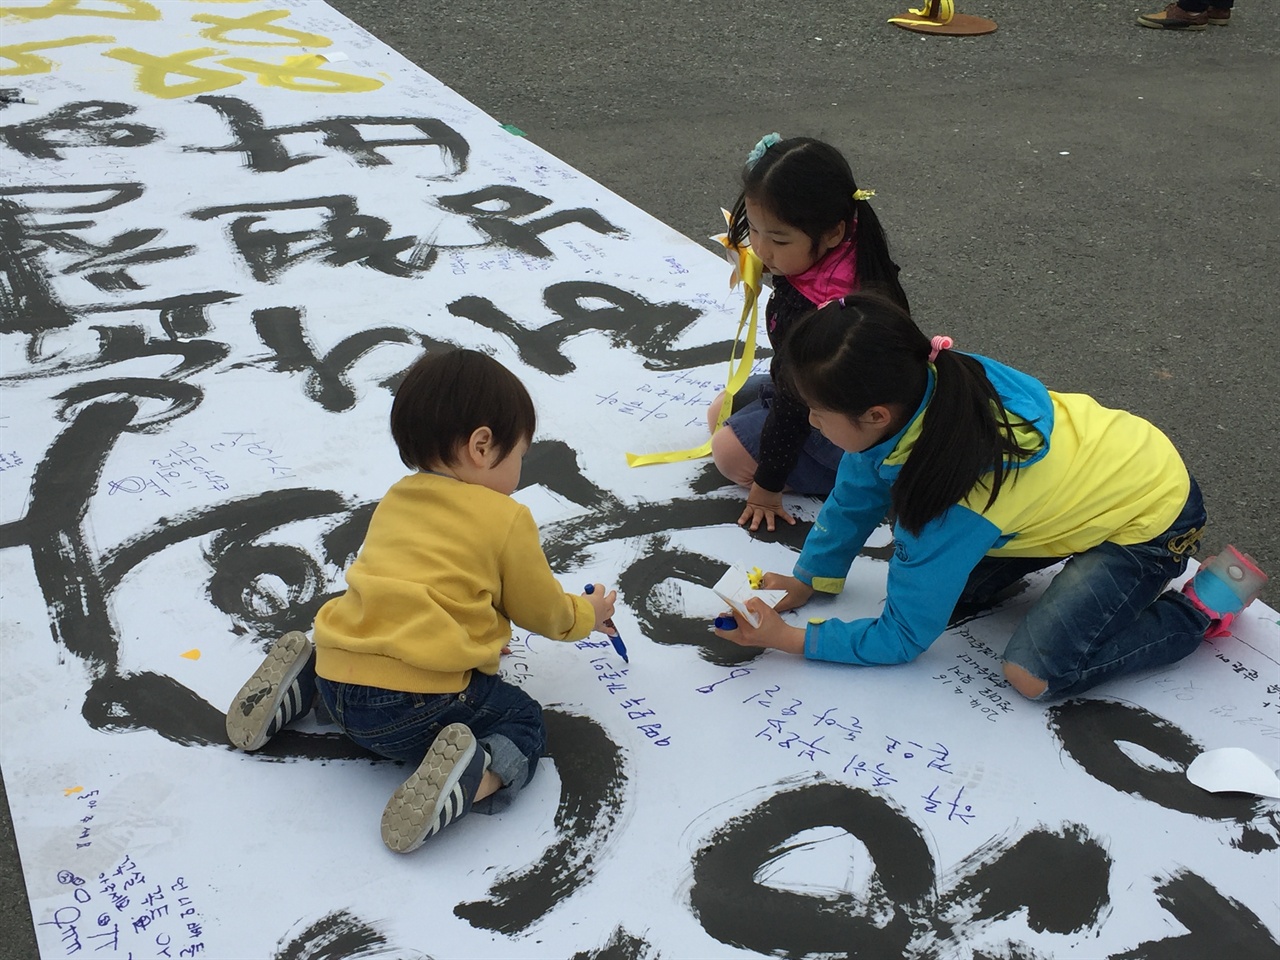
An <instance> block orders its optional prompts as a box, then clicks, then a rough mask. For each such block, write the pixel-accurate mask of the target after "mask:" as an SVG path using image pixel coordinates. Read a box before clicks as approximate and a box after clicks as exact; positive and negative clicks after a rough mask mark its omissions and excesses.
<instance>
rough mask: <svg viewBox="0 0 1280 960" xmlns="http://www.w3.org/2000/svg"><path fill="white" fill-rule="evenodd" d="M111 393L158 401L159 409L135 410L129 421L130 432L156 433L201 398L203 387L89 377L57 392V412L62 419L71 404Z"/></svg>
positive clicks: (89, 400) (164, 382)
mask: <svg viewBox="0 0 1280 960" xmlns="http://www.w3.org/2000/svg"><path fill="white" fill-rule="evenodd" d="M113 396H122V397H126V398H129V399H130V400H142V401H146V400H159V401H161V406H160V408H159V409H153V410H152V412H150V413H147V414H142V415H139V414H135V415H134V417H133V419H132V421H131V422H130V424H129V428H130V432H131V433H155V432H157V431H158V430H159V429H160V428H161V427H163V426H164V425H165V424H167V423H169V422H170V421H171V420H176V419H178V418H179V417H184V416H186V415H187V414H188V413H190V412H191V411H192V410H194V409H195V408H196V407H198V406H199V405H200V401H201V400H202V399H203V398H204V391H203V390H201V389H200V388H199V387H197V386H196V385H195V384H193V383H186V382H184V381H181V380H156V379H152V378H149V377H115V378H113V379H110V380H90V381H88V382H86V383H77V384H76V385H75V386H72V387H68V388H67V389H66V390H64V391H62V393H60V394H58V395H57V399H59V400H61V401H62V410H61V412H60V416H62V417H63V418H64V419H65V417H66V416H67V413H68V411H69V410H71V409H72V408H74V407H78V406H80V405H82V404H89V403H91V402H97V401H99V400H101V399H103V398H105V397H113ZM148 408H149V409H150V406H148ZM140 409H141V407H140Z"/></svg>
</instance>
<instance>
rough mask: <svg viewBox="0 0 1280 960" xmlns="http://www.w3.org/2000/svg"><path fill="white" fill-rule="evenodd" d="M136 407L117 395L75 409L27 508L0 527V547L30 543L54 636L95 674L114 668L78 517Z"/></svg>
mask: <svg viewBox="0 0 1280 960" xmlns="http://www.w3.org/2000/svg"><path fill="white" fill-rule="evenodd" d="M138 407H139V405H138V403H137V402H136V401H134V400H131V399H117V400H112V401H101V400H99V401H98V402H96V403H93V404H90V405H88V406H87V407H85V408H83V409H81V410H80V411H79V412H78V413H77V415H76V417H75V419H74V420H73V421H72V423H71V424H70V425H69V426H68V427H67V429H65V430H64V431H63V432H62V433H61V434H59V435H58V436H57V437H56V438H55V439H54V441H53V443H52V444H51V445H50V447H49V450H48V452H47V453H46V454H45V457H44V459H43V460H41V461H40V463H39V464H38V465H37V466H36V468H35V471H34V474H33V476H32V480H31V492H30V495H29V497H28V502H27V512H26V514H25V515H24V516H23V517H22V518H20V519H18V520H14V521H11V522H10V523H6V524H4V525H2V526H0V548H3V547H16V546H21V545H26V546H28V547H29V548H30V550H31V559H32V563H33V566H34V569H35V575H36V582H37V583H39V584H40V591H41V593H42V594H43V596H44V598H45V603H46V604H47V606H48V610H49V628H50V630H51V631H52V632H53V638H54V640H55V641H56V642H58V643H59V644H61V645H62V646H63V647H65V648H66V649H67V650H69V651H70V652H71V653H73V654H74V655H75V656H77V657H79V658H80V659H81V660H84V661H86V662H87V663H89V664H90V666H91V671H92V672H93V673H95V674H97V675H99V676H100V675H102V674H103V673H104V672H105V671H106V670H108V669H112V668H114V667H115V664H116V657H117V650H116V642H115V628H114V626H113V625H112V623H111V620H110V617H109V615H108V612H107V598H106V591H105V590H104V589H103V588H102V584H101V582H100V580H99V577H98V565H97V559H96V558H95V556H94V554H93V551H92V549H91V548H90V546H89V544H88V542H87V540H86V537H85V532H84V518H85V514H86V513H87V512H88V508H89V498H90V497H91V496H92V495H93V492H94V491H95V490H96V489H97V487H98V482H99V479H100V474H101V471H102V464H103V462H104V461H105V459H106V455H107V451H109V450H110V449H111V448H112V446H114V445H115V442H116V440H117V439H118V438H119V436H120V435H121V434H122V433H123V432H124V431H126V430H128V429H129V428H130V426H131V425H132V423H133V421H134V418H135V417H136V416H137V414H138Z"/></svg>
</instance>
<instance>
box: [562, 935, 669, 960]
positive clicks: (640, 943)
mask: <svg viewBox="0 0 1280 960" xmlns="http://www.w3.org/2000/svg"><path fill="white" fill-rule="evenodd" d="M658 956H659V955H658V952H657V951H656V950H655V949H654V947H653V944H651V943H650V942H649V941H648V940H645V939H644V938H643V937H637V936H634V935H633V934H630V933H628V932H627V931H626V930H623V929H622V927H617V928H615V929H614V931H613V934H612V935H611V936H610V937H609V939H608V941H607V942H606V943H605V945H604V946H603V947H600V949H598V950H590V951H585V950H580V951H578V952H577V953H575V954H574V955H573V956H572V957H570V958H569V960H658Z"/></svg>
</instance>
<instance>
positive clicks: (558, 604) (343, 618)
mask: <svg viewBox="0 0 1280 960" xmlns="http://www.w3.org/2000/svg"><path fill="white" fill-rule="evenodd" d="M513 622H514V623H516V624H517V625H519V626H520V627H523V628H524V629H526V630H531V631H533V632H534V633H537V634H540V635H542V636H544V637H550V638H551V639H554V640H580V639H582V638H583V637H585V636H587V635H588V634H589V633H590V632H591V629H592V627H593V626H594V625H595V612H594V610H593V609H592V607H591V604H590V603H588V602H587V600H586V599H585V598H584V597H581V596H575V595H573V594H569V593H566V592H565V591H564V589H563V588H562V587H561V586H560V584H559V582H557V580H556V578H555V575H554V574H552V572H551V567H550V565H549V564H548V563H547V558H546V555H545V554H544V553H543V552H542V545H541V543H540V542H539V539H538V527H537V525H536V524H535V523H534V520H533V515H532V514H531V513H530V512H529V509H528V507H525V506H524V505H523V504H520V503H517V502H516V501H515V500H512V499H511V498H510V497H508V496H504V495H503V494H501V493H497V492H495V491H493V490H490V489H489V488H487V487H483V486H480V485H479V484H475V483H465V482H463V481H461V480H455V479H453V478H452V477H445V476H441V475H439V474H434V473H415V474H412V475H410V476H408V477H405V478H404V479H402V480H400V481H399V482H397V483H396V484H395V485H394V486H392V488H391V489H390V490H388V491H387V494H386V496H385V497H383V498H382V502H381V503H379V504H378V507H377V509H375V510H374V512H373V519H372V520H371V521H370V523H369V532H368V534H367V535H366V537H365V542H364V545H363V546H362V547H361V548H360V554H359V556H358V557H356V560H355V562H354V563H353V564H352V565H351V567H350V569H348V570H347V592H346V593H344V594H343V595H342V596H340V597H335V598H333V599H332V600H330V601H329V602H328V603H326V604H325V605H324V606H323V607H321V608H320V612H319V613H318V614H317V615H316V622H315V644H316V671H317V672H318V673H319V674H320V676H322V677H325V678H326V679H328V680H333V681H337V682H342V683H356V684H361V685H364V686H370V687H381V688H383V689H386V690H403V691H409V692H413V693H456V692H458V691H460V690H463V689H465V688H466V686H467V684H468V682H470V679H471V671H472V670H479V671H481V672H482V673H488V674H494V673H497V672H498V657H499V655H500V654H501V651H502V647H503V646H504V645H505V644H506V643H507V642H508V641H509V640H510V639H511V624H512V623H513Z"/></svg>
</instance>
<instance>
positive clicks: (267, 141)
mask: <svg viewBox="0 0 1280 960" xmlns="http://www.w3.org/2000/svg"><path fill="white" fill-rule="evenodd" d="M195 102H196V103H202V104H204V105H205V106H207V107H209V108H211V109H213V110H215V111H217V112H218V114H219V115H220V116H221V117H222V119H223V120H225V121H226V123H227V126H228V127H230V128H231V132H232V134H233V135H234V136H235V138H236V140H235V142H234V143H230V144H227V145H226V146H221V147H183V150H186V151H188V152H190V153H240V154H243V156H244V165H245V166H246V167H247V168H248V169H250V170H253V171H254V172H256V173H281V172H283V171H285V170H289V169H292V168H293V167H296V166H300V165H301V164H304V163H310V162H311V161H312V160H318V159H320V155H319V154H315V153H307V154H300V155H297V156H294V155H291V154H290V153H289V151H288V150H287V149H285V146H284V143H283V142H282V140H283V138H284V137H287V136H290V135H291V134H298V133H319V134H321V135H322V136H323V142H324V145H325V146H326V147H329V148H331V149H334V150H340V151H342V152H343V153H345V154H346V155H347V156H348V157H350V158H351V159H352V160H354V161H355V162H356V163H357V164H359V165H360V166H362V167H377V166H385V165H387V164H390V163H391V162H392V161H391V160H389V159H388V158H387V157H384V156H383V155H382V154H381V153H379V152H378V151H379V150H381V149H382V148H384V147H438V148H439V150H440V154H441V157H442V158H443V159H444V160H445V161H446V163H447V165H448V170H447V172H446V173H445V174H444V176H442V177H436V178H432V179H443V180H452V179H454V178H455V177H458V176H460V175H461V174H463V173H465V172H466V169H467V157H468V155H469V154H470V152H471V147H470V145H469V144H468V143H467V141H466V140H465V139H464V138H463V136H462V135H461V134H460V133H458V131H456V130H454V129H453V128H452V127H451V126H449V125H448V124H447V123H445V122H444V121H443V120H436V119H434V118H431V117H407V116H390V117H374V116H358V117H357V116H349V117H326V118H324V119H323V120H312V121H309V122H307V123H299V124H290V125H288V126H277V127H268V126H266V125H265V124H264V123H263V119H262V114H261V113H259V112H258V111H257V110H256V109H255V108H254V107H253V106H251V105H250V104H249V103H247V102H245V101H244V100H241V99H239V98H238V97H214V96H200V97H196V98H195ZM365 124H369V125H372V126H378V127H408V128H412V129H415V130H417V131H418V133H419V134H421V135H420V136H416V137H411V136H406V137H396V138H392V139H379V140H366V139H365V138H364V136H363V135H362V134H361V132H360V128H361V126H363V125H365Z"/></svg>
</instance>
